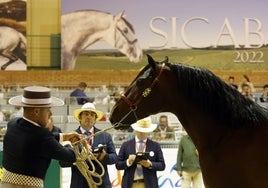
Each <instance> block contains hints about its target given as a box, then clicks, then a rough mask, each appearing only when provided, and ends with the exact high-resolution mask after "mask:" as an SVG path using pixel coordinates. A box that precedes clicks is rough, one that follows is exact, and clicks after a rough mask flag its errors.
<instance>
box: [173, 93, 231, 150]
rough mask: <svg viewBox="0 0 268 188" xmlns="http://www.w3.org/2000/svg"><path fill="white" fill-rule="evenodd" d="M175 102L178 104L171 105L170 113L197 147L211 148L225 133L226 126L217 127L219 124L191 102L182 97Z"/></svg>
mask: <svg viewBox="0 0 268 188" xmlns="http://www.w3.org/2000/svg"><path fill="white" fill-rule="evenodd" d="M200 100H202V99H200ZM176 101H178V102H177V103H176V105H173V109H172V113H174V114H175V115H176V116H177V117H178V119H179V120H180V122H181V124H182V125H183V127H184V128H185V130H186V131H187V132H188V134H189V135H190V136H191V138H192V139H193V141H194V143H195V144H196V145H197V146H198V147H200V148H203V147H213V146H214V144H216V143H217V142H218V140H219V139H221V137H222V136H223V135H221V134H222V133H226V130H224V131H223V129H226V126H221V125H219V122H217V121H216V120H214V119H213V118H212V117H211V116H210V115H209V114H207V113H205V112H203V111H202V110H200V109H199V108H198V107H197V106H196V105H195V104H194V103H192V102H191V101H188V100H187V99H184V98H183V97H182V96H181V97H178V99H177V100H176ZM173 103H174V101H173ZM174 104H175V103H174Z"/></svg>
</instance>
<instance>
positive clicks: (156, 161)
mask: <svg viewBox="0 0 268 188" xmlns="http://www.w3.org/2000/svg"><path fill="white" fill-rule="evenodd" d="M135 146H136V143H135V138H133V139H131V140H129V141H126V142H124V143H123V144H122V146H121V148H120V150H119V154H118V162H117V163H116V168H117V169H118V170H124V175H123V179H122V188H131V187H132V183H133V179H134V173H135V170H136V167H137V165H136V164H133V165H132V166H130V167H128V166H127V159H128V156H129V155H130V154H135V153H136V147H135ZM145 151H146V152H150V151H153V152H154V156H153V157H150V158H149V160H150V161H151V162H152V168H151V169H149V168H145V167H143V176H144V183H145V187H146V188H156V187H158V181H157V175H156V171H162V170H164V169H165V167H166V165H165V161H164V156H163V152H162V149H161V147H160V145H159V144H158V143H157V142H154V141H152V140H150V139H147V143H146V150H145Z"/></svg>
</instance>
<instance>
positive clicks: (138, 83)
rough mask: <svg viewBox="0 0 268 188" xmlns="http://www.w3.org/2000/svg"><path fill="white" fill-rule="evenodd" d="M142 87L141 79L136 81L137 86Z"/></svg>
mask: <svg viewBox="0 0 268 188" xmlns="http://www.w3.org/2000/svg"><path fill="white" fill-rule="evenodd" d="M142 85H143V79H138V80H137V86H138V87H140V86H142Z"/></svg>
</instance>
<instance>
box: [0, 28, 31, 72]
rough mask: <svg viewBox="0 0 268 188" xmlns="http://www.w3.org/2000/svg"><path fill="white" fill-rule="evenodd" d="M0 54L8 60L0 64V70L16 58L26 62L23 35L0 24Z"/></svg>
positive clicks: (4, 68)
mask: <svg viewBox="0 0 268 188" xmlns="http://www.w3.org/2000/svg"><path fill="white" fill-rule="evenodd" d="M0 55H1V56H2V57H5V58H7V59H8V62H6V63H4V64H3V65H2V66H1V70H6V68H7V67H8V66H9V65H11V64H12V63H14V62H15V61H17V60H18V59H20V60H21V61H23V62H24V63H26V38H25V36H24V35H23V34H22V33H20V32H18V31H17V30H15V29H13V28H11V27H7V26H0ZM1 60H2V59H1ZM4 61H5V60H4ZM1 63H2V62H1Z"/></svg>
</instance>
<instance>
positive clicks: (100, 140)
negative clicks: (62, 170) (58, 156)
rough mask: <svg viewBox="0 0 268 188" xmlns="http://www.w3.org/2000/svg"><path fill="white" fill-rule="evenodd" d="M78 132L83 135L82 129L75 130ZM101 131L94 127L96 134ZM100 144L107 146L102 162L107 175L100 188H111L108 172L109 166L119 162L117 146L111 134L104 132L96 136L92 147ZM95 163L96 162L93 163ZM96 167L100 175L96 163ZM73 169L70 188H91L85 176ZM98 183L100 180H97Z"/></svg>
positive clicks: (74, 167) (103, 178) (73, 167)
mask: <svg viewBox="0 0 268 188" xmlns="http://www.w3.org/2000/svg"><path fill="white" fill-rule="evenodd" d="M75 131H76V132H78V133H80V134H82V133H81V131H80V127H79V128H78V129H76V130H75ZM98 131H100V130H99V129H97V128H96V127H94V132H95V133H96V132H98ZM99 144H102V145H106V152H107V154H106V156H105V158H104V160H103V161H101V162H102V165H103V167H104V168H105V174H104V175H103V177H102V181H103V183H102V185H100V186H98V187H100V188H111V187H112V185H111V182H110V178H109V174H108V170H107V165H111V164H115V163H116V162H117V160H118V157H117V154H116V150H115V146H114V143H113V141H112V137H111V135H110V134H108V133H106V132H104V133H102V134H99V135H97V136H94V140H93V145H92V147H93V148H94V147H97V146H98V145H99ZM93 163H94V161H93ZM60 164H61V166H66V164H63V163H60ZM94 164H95V167H96V171H97V172H98V173H100V171H101V169H100V167H99V165H98V164H96V163H94ZM71 167H72V178H71V186H70V188H89V187H88V183H87V181H86V179H85V178H84V176H83V175H82V174H81V173H80V171H79V170H78V168H77V167H76V166H74V165H72V166H71ZM96 181H98V179H96Z"/></svg>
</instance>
